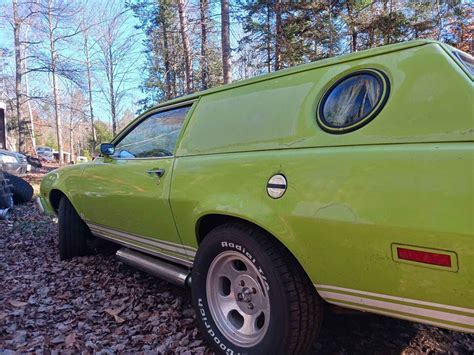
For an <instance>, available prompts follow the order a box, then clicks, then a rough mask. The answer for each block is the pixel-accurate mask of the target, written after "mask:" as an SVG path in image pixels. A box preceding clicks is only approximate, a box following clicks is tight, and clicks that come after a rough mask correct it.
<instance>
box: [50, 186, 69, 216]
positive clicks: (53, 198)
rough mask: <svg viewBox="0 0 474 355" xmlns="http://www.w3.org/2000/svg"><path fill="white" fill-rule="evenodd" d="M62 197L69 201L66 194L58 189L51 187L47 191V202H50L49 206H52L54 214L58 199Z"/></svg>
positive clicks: (57, 206) (56, 209) (57, 208)
mask: <svg viewBox="0 0 474 355" xmlns="http://www.w3.org/2000/svg"><path fill="white" fill-rule="evenodd" d="M62 197H66V198H67V199H68V200H69V201H70V199H69V198H68V197H67V195H66V194H65V193H64V192H62V191H61V190H59V189H53V190H51V191H50V192H49V203H50V204H51V207H53V209H54V211H55V212H56V214H58V210H59V201H61V198H62Z"/></svg>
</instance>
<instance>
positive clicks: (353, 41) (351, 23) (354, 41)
mask: <svg viewBox="0 0 474 355" xmlns="http://www.w3.org/2000/svg"><path fill="white" fill-rule="evenodd" d="M346 7H347V15H348V17H349V31H350V32H351V52H357V31H356V29H355V26H354V14H353V9H352V3H351V2H350V1H346Z"/></svg>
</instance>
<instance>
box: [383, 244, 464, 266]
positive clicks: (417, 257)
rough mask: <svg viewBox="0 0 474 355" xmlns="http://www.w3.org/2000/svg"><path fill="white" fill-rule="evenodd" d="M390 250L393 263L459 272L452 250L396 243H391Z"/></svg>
mask: <svg viewBox="0 0 474 355" xmlns="http://www.w3.org/2000/svg"><path fill="white" fill-rule="evenodd" d="M391 249H392V258H393V261H395V262H397V263H402V264H409V265H413V266H420V267H427V268H430V269H436V270H444V271H451V272H457V271H458V270H459V261H458V256H457V254H456V252H454V251H452V250H442V249H432V248H426V247H422V246H417V245H407V244H398V243H393V244H392V245H391Z"/></svg>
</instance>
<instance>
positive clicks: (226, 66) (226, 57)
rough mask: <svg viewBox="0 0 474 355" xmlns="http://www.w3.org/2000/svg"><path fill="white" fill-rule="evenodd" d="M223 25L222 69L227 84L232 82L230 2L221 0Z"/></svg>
mask: <svg viewBox="0 0 474 355" xmlns="http://www.w3.org/2000/svg"><path fill="white" fill-rule="evenodd" d="M221 23H222V25H221V42H222V68H223V74H224V84H227V83H230V82H231V81H232V67H231V62H230V16H229V0H221Z"/></svg>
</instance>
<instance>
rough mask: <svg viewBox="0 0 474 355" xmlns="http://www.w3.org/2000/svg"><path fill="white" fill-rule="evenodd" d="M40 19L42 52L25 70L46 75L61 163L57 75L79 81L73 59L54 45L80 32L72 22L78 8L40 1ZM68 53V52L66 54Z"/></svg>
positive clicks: (57, 1)
mask: <svg viewBox="0 0 474 355" xmlns="http://www.w3.org/2000/svg"><path fill="white" fill-rule="evenodd" d="M40 4H41V5H40V15H41V18H42V20H43V21H42V22H41V23H40V24H39V28H38V29H39V30H40V31H41V32H42V33H43V34H44V35H45V37H46V41H45V42H46V47H47V48H46V50H45V52H46V53H42V52H38V53H36V55H35V58H34V59H35V62H36V65H37V66H36V67H34V68H30V69H28V70H29V71H35V72H44V73H48V74H49V75H50V80H51V91H52V101H53V108H54V120H55V125H56V139H57V144H58V153H59V163H60V164H63V163H64V147H63V134H62V118H61V100H60V87H59V85H60V80H59V78H60V77H63V78H65V79H67V80H71V81H73V82H75V83H77V84H81V83H80V79H81V78H80V76H79V75H78V73H79V69H77V68H76V67H75V63H74V61H73V59H72V58H71V57H70V56H69V57H68V56H67V55H65V53H67V51H63V54H62V55H60V54H59V48H58V46H59V45H61V44H62V43H64V44H66V43H68V42H69V41H70V40H71V39H72V38H73V37H74V36H76V35H78V34H79V33H80V28H79V27H78V26H75V25H74V20H75V17H76V15H77V13H78V9H77V8H76V7H75V5H74V3H71V2H67V1H64V0H44V1H43V2H41V3H40ZM69 55H70V54H69Z"/></svg>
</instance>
